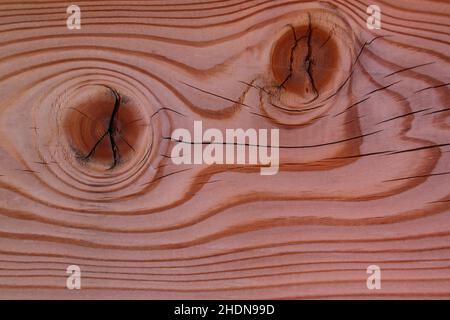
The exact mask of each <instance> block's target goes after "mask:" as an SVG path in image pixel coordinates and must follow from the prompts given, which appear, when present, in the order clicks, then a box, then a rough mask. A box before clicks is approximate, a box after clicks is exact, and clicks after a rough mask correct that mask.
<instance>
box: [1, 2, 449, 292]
mask: <svg viewBox="0 0 450 320" xmlns="http://www.w3.org/2000/svg"><path fill="white" fill-rule="evenodd" d="M70 4H72V3H68V2H61V1H51V0H45V1H41V0H36V1H10V0H9V1H8V0H1V1H0V130H1V133H0V298H2V299H17V298H27V299H32V298H51V299H60V298H67V299H99V298H125V299H133V298H145V299H167V298H171V299H275V298H276V299H288V298H289V299H293V298H294V299H304V298H324V299H325V298H357V299H360V298H362V299H371V298H445V299H448V298H450V183H449V182H450V161H449V160H450V135H449V133H450V110H449V102H450V92H449V83H450V76H449V74H450V73H449V70H450V61H449V60H450V58H449V52H450V47H449V41H450V22H449V17H450V3H449V2H448V1H446V0H442V1H441V0H426V1H425V0H412V1H410V0H408V1H406V0H401V1H387V0H384V1H378V0H377V1H374V2H368V1H366V0H349V1H345V0H332V1H331V0H330V1H297V0H293V1H290V0H289V1H285V0H276V1H264V0H249V1H245V0H224V1H215V0H214V1H213V0H210V1H206V0H202V1H197V0H190V1H189V0H185V1H178V0H177V1H172V0H171V1H162V0H160V1H159V0H156V1H115V0H114V1H77V2H76V4H77V5H79V6H80V8H81V30H68V28H67V27H66V19H67V16H68V15H67V13H66V8H67V7H68V6H69V5H70ZM370 4H376V5H378V6H379V7H380V8H381V29H379V30H376V29H374V30H369V29H368V28H367V26H366V19H367V17H368V16H369V15H368V14H367V12H366V9H367V7H368V5H370ZM113 107H114V108H115V109H117V110H118V113H117V115H113V116H112V114H111V112H113ZM111 116H112V118H111ZM111 119H113V121H111ZM195 120H201V121H203V126H204V127H205V128H219V129H221V130H225V129H226V128H244V129H247V128H255V129H260V128H265V129H274V128H278V129H279V130H280V171H279V172H278V174H276V175H273V176H262V175H260V167H259V166H255V165H209V166H208V165H174V164H173V163H172V161H171V159H170V155H171V149H172V148H173V146H174V145H175V142H174V141H171V139H170V135H171V132H172V131H173V130H174V129H176V128H187V129H190V130H192V128H193V122H194V121H195ZM97 142H98V145H97V147H98V149H96V150H95V152H92V153H90V151H91V149H92V147H93V145H94V144H96V143H97ZM72 264H75V265H78V266H80V268H81V276H82V277H81V279H82V280H81V283H82V288H81V290H68V289H67V288H66V278H67V274H66V268H67V266H69V265H72ZM372 264H375V265H378V266H380V268H381V271H382V288H381V289H380V290H368V289H367V287H366V279H367V277H368V275H367V273H366V268H367V267H368V266H369V265H372Z"/></svg>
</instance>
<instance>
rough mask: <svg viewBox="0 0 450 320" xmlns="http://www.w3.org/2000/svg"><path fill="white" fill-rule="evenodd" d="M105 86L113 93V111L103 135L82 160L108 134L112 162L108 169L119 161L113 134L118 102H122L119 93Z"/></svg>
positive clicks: (87, 157)
mask: <svg viewBox="0 0 450 320" xmlns="http://www.w3.org/2000/svg"><path fill="white" fill-rule="evenodd" d="M105 87H106V88H108V89H109V90H110V91H111V92H112V94H113V95H114V107H113V111H112V113H111V117H110V119H109V123H108V128H107V129H106V131H105V132H104V133H103V135H102V136H101V137H100V139H98V140H97V142H96V143H95V144H94V146H93V147H92V149H91V151H90V152H89V153H88V154H87V155H86V156H84V157H83V158H82V159H83V160H89V158H91V157H92V156H93V155H94V153H95V150H96V149H97V147H98V145H99V144H100V143H101V142H102V141H103V139H104V138H105V137H106V136H107V135H108V136H109V141H110V143H111V151H112V154H113V164H112V165H111V167H110V168H109V170H111V169H114V168H115V167H116V166H117V164H118V163H119V161H120V153H119V147H118V146H117V143H116V140H115V138H114V135H115V133H116V130H117V126H116V118H117V115H118V113H119V107H120V104H121V102H122V99H121V96H120V95H119V93H118V92H117V91H116V90H114V89H112V88H111V87H108V86H105Z"/></svg>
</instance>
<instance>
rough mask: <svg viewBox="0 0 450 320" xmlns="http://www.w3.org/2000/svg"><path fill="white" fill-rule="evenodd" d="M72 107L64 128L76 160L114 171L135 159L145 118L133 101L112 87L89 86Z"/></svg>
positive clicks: (76, 97) (73, 102) (78, 96)
mask: <svg viewBox="0 0 450 320" xmlns="http://www.w3.org/2000/svg"><path fill="white" fill-rule="evenodd" d="M69 104H70V105H69V107H68V108H67V113H66V116H65V117H64V120H63V128H64V132H65V134H66V137H67V139H68V141H69V145H70V147H71V149H72V150H73V151H74V152H75V155H76V157H77V159H79V160H80V161H82V162H83V163H87V164H90V165H91V166H94V167H96V168H98V169H114V168H115V167H116V166H118V165H120V164H122V163H124V162H126V161H128V160H129V159H131V158H132V157H133V155H134V154H135V152H136V148H139V140H140V139H139V137H140V135H141V133H142V131H143V129H142V125H141V121H142V120H143V117H142V115H141V114H140V112H139V109H138V108H137V107H136V106H135V105H134V104H133V101H132V100H131V99H129V98H128V97H127V96H123V95H121V94H120V92H118V91H116V90H115V89H113V88H111V87H107V86H101V85H90V86H87V87H84V88H82V89H81V90H80V92H79V93H78V94H77V95H76V96H75V97H74V98H73V99H72V100H71V101H70V102H69Z"/></svg>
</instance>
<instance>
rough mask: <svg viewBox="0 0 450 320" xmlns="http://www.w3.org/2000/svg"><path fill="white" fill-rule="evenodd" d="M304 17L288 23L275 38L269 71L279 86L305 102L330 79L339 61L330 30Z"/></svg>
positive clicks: (309, 100) (312, 97)
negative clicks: (299, 22) (297, 23)
mask: <svg viewBox="0 0 450 320" xmlns="http://www.w3.org/2000/svg"><path fill="white" fill-rule="evenodd" d="M311 19H312V18H311V15H308V20H307V21H306V22H305V23H304V24H301V25H296V26H293V25H288V28H286V32H285V33H284V34H282V36H281V37H280V38H279V40H278V41H277V42H276V44H275V46H274V48H273V52H272V57H271V67H272V73H273V77H274V80H275V82H276V83H277V86H278V87H279V89H281V90H286V91H288V92H290V93H294V94H296V95H298V96H299V97H301V98H302V100H303V101H302V102H304V103H309V102H312V101H314V100H316V99H317V98H318V97H319V95H320V94H321V92H322V91H323V90H324V88H325V87H326V86H327V85H328V84H329V83H330V82H332V81H333V78H334V71H335V70H336V68H337V66H338V63H339V54H338V47H337V45H336V40H335V39H336V38H335V37H333V32H332V30H327V28H326V27H324V26H322V25H320V24H314V23H313V22H312V20H311Z"/></svg>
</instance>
